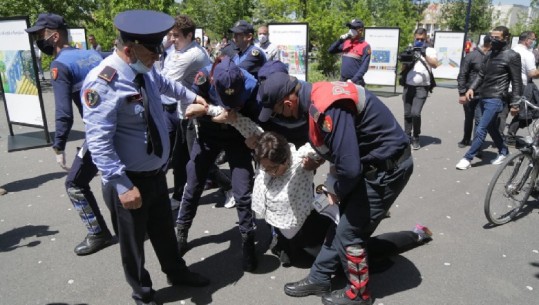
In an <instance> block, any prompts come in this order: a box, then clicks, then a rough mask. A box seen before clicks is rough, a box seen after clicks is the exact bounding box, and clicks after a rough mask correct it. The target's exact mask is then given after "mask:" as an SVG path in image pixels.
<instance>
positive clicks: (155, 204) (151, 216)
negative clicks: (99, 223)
mask: <svg viewBox="0 0 539 305" xmlns="http://www.w3.org/2000/svg"><path fill="white" fill-rule="evenodd" d="M128 176H129V179H131V181H132V182H133V184H134V185H135V186H136V187H137V188H138V189H139V191H140V194H141V196H142V206H141V207H140V208H138V209H135V210H128V209H125V208H124V207H123V206H122V204H121V202H120V200H119V198H118V193H117V191H116V189H115V188H114V187H113V186H112V185H110V184H109V185H104V186H103V197H104V198H105V202H106V203H107V206H108V207H109V209H110V210H111V212H112V214H113V215H116V218H117V219H116V221H117V222H118V240H119V243H120V253H121V256H122V265H123V268H124V273H125V277H126V279H127V283H128V284H129V285H130V286H131V288H132V289H133V295H132V296H133V298H134V299H136V300H142V301H143V302H149V301H150V300H151V299H152V297H153V293H154V291H153V290H152V280H151V279H150V274H149V273H148V271H147V270H146V269H145V268H144V262H145V256H144V238H145V236H146V234H148V237H149V238H150V242H151V243H152V246H153V248H154V250H155V254H156V256H157V259H158V260H159V263H160V265H161V271H163V272H164V273H165V274H166V275H168V276H171V277H175V276H179V275H180V274H181V273H182V272H183V271H184V270H185V269H186V268H187V267H186V265H185V261H184V260H183V259H182V258H181V257H180V254H179V252H178V246H177V243H176V235H175V233H174V225H173V220H172V212H171V210H170V202H169V198H168V189H167V182H166V177H165V173H164V172H161V173H159V174H157V175H155V176H150V177H137V176H133V175H129V174H128Z"/></svg>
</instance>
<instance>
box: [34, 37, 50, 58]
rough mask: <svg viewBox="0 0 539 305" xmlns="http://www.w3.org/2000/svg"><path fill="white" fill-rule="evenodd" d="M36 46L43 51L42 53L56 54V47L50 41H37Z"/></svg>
mask: <svg viewBox="0 0 539 305" xmlns="http://www.w3.org/2000/svg"><path fill="white" fill-rule="evenodd" d="M36 45H37V47H38V48H39V49H40V50H41V52H43V53H45V54H47V55H52V54H53V53H54V46H53V44H52V43H51V42H50V41H49V40H45V39H39V40H36Z"/></svg>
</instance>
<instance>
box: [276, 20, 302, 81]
mask: <svg viewBox="0 0 539 305" xmlns="http://www.w3.org/2000/svg"><path fill="white" fill-rule="evenodd" d="M268 34H269V41H270V42H271V43H273V44H275V45H276V46H277V48H278V50H279V56H278V58H279V60H280V61H282V62H283V63H284V64H285V65H287V67H288V73H289V74H290V75H292V76H294V77H296V78H297V79H299V80H302V81H307V80H308V72H309V24H308V23H270V24H268ZM291 43H293V44H291ZM292 52H293V56H292V54H291V53H292ZM291 60H293V62H291Z"/></svg>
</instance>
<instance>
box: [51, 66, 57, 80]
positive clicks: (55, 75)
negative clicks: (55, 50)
mask: <svg viewBox="0 0 539 305" xmlns="http://www.w3.org/2000/svg"><path fill="white" fill-rule="evenodd" d="M51 78H52V79H53V80H56V79H57V78H58V68H52V69H51Z"/></svg>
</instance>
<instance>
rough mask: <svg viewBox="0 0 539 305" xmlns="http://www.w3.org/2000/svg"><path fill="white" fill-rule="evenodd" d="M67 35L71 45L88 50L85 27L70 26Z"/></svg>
mask: <svg viewBox="0 0 539 305" xmlns="http://www.w3.org/2000/svg"><path fill="white" fill-rule="evenodd" d="M67 36H68V41H69V45H70V46H72V47H74V48H77V49H81V50H88V42H87V38H86V29H85V28H69V29H67Z"/></svg>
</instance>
